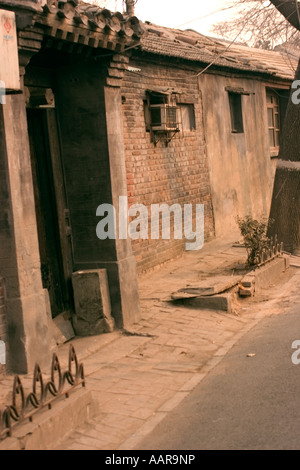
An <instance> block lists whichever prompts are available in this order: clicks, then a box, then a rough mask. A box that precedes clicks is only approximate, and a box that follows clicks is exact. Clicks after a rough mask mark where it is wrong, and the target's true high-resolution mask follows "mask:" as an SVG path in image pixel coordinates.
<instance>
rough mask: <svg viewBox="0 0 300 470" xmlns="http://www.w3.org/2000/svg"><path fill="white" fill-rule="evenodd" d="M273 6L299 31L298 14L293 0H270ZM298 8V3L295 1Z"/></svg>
mask: <svg viewBox="0 0 300 470" xmlns="http://www.w3.org/2000/svg"><path fill="white" fill-rule="evenodd" d="M270 2H271V3H272V4H273V5H274V7H275V8H277V10H278V11H279V12H280V13H281V14H282V15H283V16H284V17H285V18H286V19H287V21H288V22H289V23H290V24H291V25H292V26H294V27H295V28H296V29H298V31H300V23H299V16H298V12H297V7H296V1H295V0H270ZM297 5H298V8H299V4H298V2H297Z"/></svg>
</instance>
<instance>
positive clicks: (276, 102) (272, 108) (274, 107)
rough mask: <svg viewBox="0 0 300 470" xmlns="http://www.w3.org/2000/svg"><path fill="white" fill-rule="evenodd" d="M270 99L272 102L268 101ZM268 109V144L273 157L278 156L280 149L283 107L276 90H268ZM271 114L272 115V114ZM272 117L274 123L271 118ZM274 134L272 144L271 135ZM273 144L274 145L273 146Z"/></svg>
mask: <svg viewBox="0 0 300 470" xmlns="http://www.w3.org/2000/svg"><path fill="white" fill-rule="evenodd" d="M268 97H270V100H269V99H268ZM266 105H267V106H266V108H267V126H268V142H269V148H270V152H271V156H277V155H278V153H279V148H280V137H281V131H282V127H281V109H280V108H281V107H280V97H279V96H278V93H276V91H275V90H274V89H270V88H267V89H266ZM270 112H271V113H270ZM270 116H271V120H272V122H270V120H269V118H270ZM270 132H271V133H272V142H271V139H270V137H271V134H270ZM272 144H273V145H272Z"/></svg>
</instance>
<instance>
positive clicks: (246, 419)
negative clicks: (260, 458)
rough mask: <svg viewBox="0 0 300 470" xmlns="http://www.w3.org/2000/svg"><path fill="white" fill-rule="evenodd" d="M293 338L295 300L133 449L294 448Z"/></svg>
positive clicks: (298, 306) (297, 428) (297, 437)
mask: <svg viewBox="0 0 300 470" xmlns="http://www.w3.org/2000/svg"><path fill="white" fill-rule="evenodd" d="M295 340H300V300H299V302H298V301H297V302H296V303H295V302H294V303H293V306H292V307H291V308H290V309H289V310H288V311H287V312H286V313H283V314H279V315H273V316H270V317H267V318H265V319H263V320H262V321H261V322H259V323H258V324H257V325H256V326H255V327H254V328H253V329H252V330H251V331H250V332H249V333H247V334H246V335H245V336H244V337H243V338H242V339H241V340H240V341H239V342H238V343H237V344H236V345H235V346H234V347H233V348H232V349H231V350H230V351H229V353H228V354H227V355H226V356H225V358H224V359H223V360H222V361H221V362H220V363H219V364H218V365H217V366H216V367H215V368H214V369H213V370H212V371H211V372H210V373H209V374H208V375H207V376H206V377H205V379H204V380H203V381H202V382H201V383H200V384H199V385H198V387H197V388H196V389H195V390H194V391H193V392H192V393H191V394H190V395H189V396H188V397H187V398H186V399H185V400H184V401H183V402H182V403H181V404H180V405H179V406H178V407H177V408H176V409H175V410H174V411H173V412H172V413H170V415H169V416H168V417H167V418H166V419H165V420H164V421H162V422H161V423H160V424H159V425H158V426H157V427H156V429H155V430H154V431H153V432H152V434H150V435H149V436H148V437H147V438H146V439H145V440H144V441H143V442H142V443H141V444H140V445H139V450H146V449H147V450H149V449H150V450H257V449H259V450H271V449H272V450H273V449H274V450H288V449H290V450H299V449H300V364H299V365H295V364H293V362H292V354H293V353H295V352H296V350H295V349H292V343H293V342H294V341H295ZM299 344H300V342H299ZM299 348H300V347H299ZM249 354H255V355H254V356H252V357H248V355H249ZM299 357H300V353H299Z"/></svg>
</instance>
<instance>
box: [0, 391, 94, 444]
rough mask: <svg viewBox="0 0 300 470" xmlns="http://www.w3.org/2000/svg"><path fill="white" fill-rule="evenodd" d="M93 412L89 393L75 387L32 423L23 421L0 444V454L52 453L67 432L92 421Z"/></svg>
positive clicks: (38, 414) (92, 402) (35, 417)
mask: <svg viewBox="0 0 300 470" xmlns="http://www.w3.org/2000/svg"><path fill="white" fill-rule="evenodd" d="M97 408H98V407H97V405H96V402H95V400H94V399H93V396H92V392H91V391H87V390H86V389H83V388H80V387H78V388H77V389H74V390H72V391H71V392H70V395H69V398H65V396H64V395H63V396H62V397H60V398H58V399H57V400H55V401H54V402H53V404H52V409H51V410H49V409H48V408H47V407H45V408H43V409H42V410H40V411H38V412H37V413H36V414H35V415H34V416H33V421H32V422H29V420H24V422H22V423H20V424H17V425H16V426H15V427H13V430H12V437H8V438H6V439H4V440H2V441H0V451H1V450H53V449H54V448H55V447H57V445H59V443H60V441H61V440H63V439H64V438H66V437H67V435H68V434H69V433H70V432H72V431H74V429H76V428H77V427H81V426H82V425H83V424H84V422H87V421H89V420H90V419H92V418H94V417H96V415H97V414H98V409H97Z"/></svg>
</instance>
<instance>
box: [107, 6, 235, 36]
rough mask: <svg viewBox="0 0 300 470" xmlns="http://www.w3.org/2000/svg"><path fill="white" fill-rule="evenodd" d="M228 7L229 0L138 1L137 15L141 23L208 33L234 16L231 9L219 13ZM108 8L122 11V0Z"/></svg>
mask: <svg viewBox="0 0 300 470" xmlns="http://www.w3.org/2000/svg"><path fill="white" fill-rule="evenodd" d="M226 5H228V0H138V1H137V4H136V7H135V14H136V16H137V17H138V18H139V19H140V20H142V21H151V23H155V24H159V25H161V26H169V27H174V28H178V29H189V28H190V29H195V30H197V31H199V32H200V33H202V34H209V33H210V32H211V31H210V27H211V25H212V24H214V23H216V22H219V21H224V20H227V19H230V17H232V15H233V10H232V9H230V10H227V11H226V10H225V11H223V12H220V11H219V12H218V10H220V9H222V8H224V7H225V8H226ZM105 6H106V7H107V8H108V9H110V10H112V11H114V10H115V9H117V10H118V11H122V0H107V1H106V2H105ZM216 12H218V13H216Z"/></svg>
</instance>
